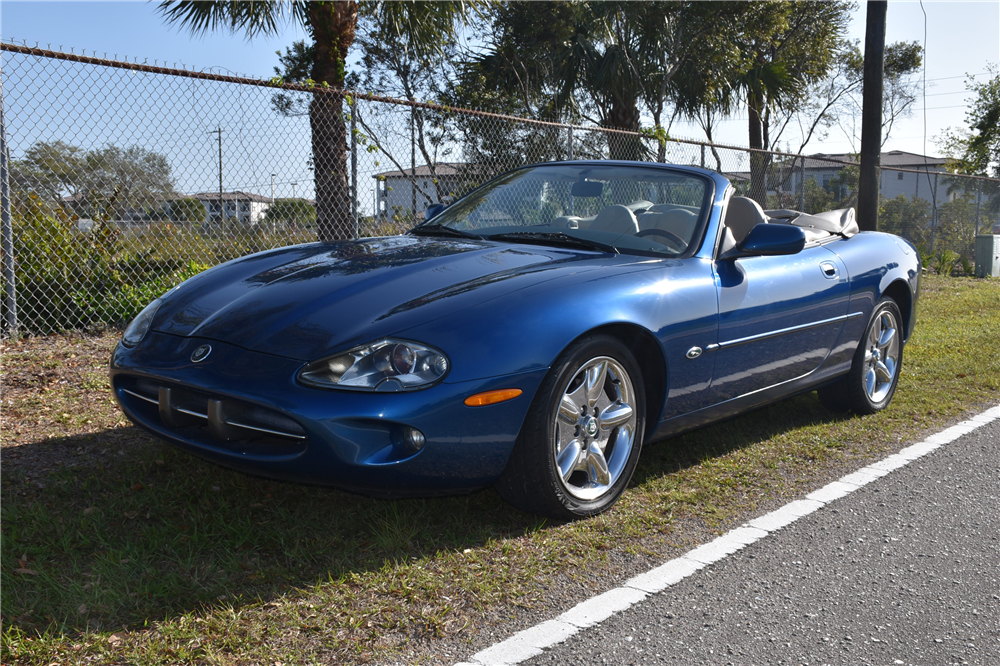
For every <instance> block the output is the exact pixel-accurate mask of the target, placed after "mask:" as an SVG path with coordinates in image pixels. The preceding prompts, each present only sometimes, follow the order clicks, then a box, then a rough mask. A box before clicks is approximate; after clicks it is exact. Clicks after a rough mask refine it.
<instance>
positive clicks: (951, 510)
mask: <svg viewBox="0 0 1000 666" xmlns="http://www.w3.org/2000/svg"><path fill="white" fill-rule="evenodd" d="M523 663H525V664H532V665H541V664H546V665H547V664H660V663H670V664H740V665H743V664H761V665H764V664H768V665H771V664H810V665H816V664H852V665H853V664H859V665H860V664H878V665H882V664H885V665H896V664H905V665H921V666H923V665H938V664H983V665H984V666H986V665H988V666H997V665H1000V420H996V421H993V422H992V423H990V424H988V425H986V426H983V427H981V428H978V429H977V430H975V431H974V432H972V433H970V434H967V435H964V436H962V437H961V438H959V439H958V440H956V441H954V442H952V443H951V444H949V445H947V446H945V447H943V448H941V449H938V450H936V451H934V452H932V453H930V454H928V455H926V456H924V457H923V458H920V459H919V460H917V461H915V462H913V463H911V464H910V465H908V466H906V467H904V468H902V469H898V470H895V471H894V472H892V473H891V474H889V475H887V476H885V477H883V478H881V479H878V480H876V481H874V482H872V483H870V484H868V485H866V486H864V487H863V488H861V489H859V490H857V491H856V492H854V493H852V494H851V495H849V496H847V497H844V498H842V499H840V500H837V501H835V502H833V503H832V504H830V505H829V506H827V507H824V508H823V509H821V510H819V511H817V512H815V513H813V514H811V515H809V516H806V517H804V518H802V519H800V520H798V521H797V522H795V523H793V524H792V525H790V526H788V527H786V528H784V529H783V530H780V531H779V532H777V533H775V534H772V535H770V536H769V537H768V538H765V539H762V540H760V541H758V542H757V543H755V544H752V545H750V546H748V547H747V548H745V549H743V550H742V551H740V552H738V553H736V554H734V555H732V556H730V557H728V558H726V559H724V560H722V561H720V562H717V563H715V564H713V565H710V566H708V567H707V568H705V569H703V570H701V571H699V572H697V573H695V574H694V575H692V576H690V577H688V578H687V579H685V580H683V581H681V582H680V583H678V584H676V585H674V586H672V587H670V588H668V589H667V590H666V591H664V592H663V593H660V594H656V595H653V596H652V597H650V598H649V599H647V600H645V601H644V602H641V603H639V604H637V605H636V606H633V607H632V608H630V609H629V610H626V611H624V612H622V613H620V614H617V615H614V616H612V617H611V618H609V619H608V620H605V621H604V622H602V623H601V624H599V625H597V626H595V627H592V628H589V629H586V630H584V631H582V632H580V633H578V634H576V635H575V636H572V637H570V638H569V639H568V640H567V641H566V642H565V643H562V644H560V645H557V646H555V647H553V648H550V649H548V650H546V651H545V652H544V653H543V654H541V655H539V656H537V657H534V658H533V659H531V660H529V661H527V662H523Z"/></svg>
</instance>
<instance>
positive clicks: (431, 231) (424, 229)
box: [410, 224, 483, 240]
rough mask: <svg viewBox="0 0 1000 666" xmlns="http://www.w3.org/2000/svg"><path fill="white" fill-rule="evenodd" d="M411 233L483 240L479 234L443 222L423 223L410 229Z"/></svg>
mask: <svg viewBox="0 0 1000 666" xmlns="http://www.w3.org/2000/svg"><path fill="white" fill-rule="evenodd" d="M410 234H411V235H414V236H455V237H457V238H475V239H476V240H483V237H482V236H480V235H478V234H474V233H470V232H468V231H462V230H461V229H456V228H455V227H448V226H445V225H443V224H422V225H420V226H419V227H415V228H413V229H410Z"/></svg>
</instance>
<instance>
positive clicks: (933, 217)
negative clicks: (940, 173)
mask: <svg viewBox="0 0 1000 666" xmlns="http://www.w3.org/2000/svg"><path fill="white" fill-rule="evenodd" d="M924 172H925V173H926V174H927V176H928V178H927V179H928V181H929V180H930V171H929V170H928V169H927V167H924ZM937 184H938V178H937V172H934V187H933V188H932V189H931V252H933V251H934V236H935V235H936V233H937ZM928 187H930V184H928Z"/></svg>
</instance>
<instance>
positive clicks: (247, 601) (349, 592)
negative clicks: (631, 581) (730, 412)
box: [0, 276, 1000, 664]
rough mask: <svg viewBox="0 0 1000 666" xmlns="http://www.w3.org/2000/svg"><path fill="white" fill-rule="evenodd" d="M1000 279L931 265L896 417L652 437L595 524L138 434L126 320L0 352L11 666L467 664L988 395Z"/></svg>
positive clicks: (726, 427) (799, 407)
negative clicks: (343, 485) (359, 483)
mask: <svg viewBox="0 0 1000 666" xmlns="http://www.w3.org/2000/svg"><path fill="white" fill-rule="evenodd" d="M997 312H1000V283H998V282H997V281H995V280H992V281H989V280H972V279H956V278H943V277H938V276H926V277H925V278H924V282H923V288H922V294H921V300H920V305H919V313H918V323H917V329H916V333H915V335H914V338H913V339H912V340H911V342H910V343H909V344H908V345H907V346H906V350H905V352H906V356H905V360H904V365H903V374H902V376H901V379H900V386H899V389H898V391H897V393H896V396H895V398H894V401H893V404H892V406H891V407H890V409H888V410H887V411H885V412H883V413H881V414H878V415H875V416H872V417H865V418H854V417H848V416H844V415H839V414H833V413H831V412H829V411H827V410H825V409H824V408H823V407H822V406H821V405H820V404H819V402H818V400H817V399H816V396H815V394H807V395H803V396H799V397H796V398H793V399H790V400H786V401H783V402H781V403H778V404H776V405H772V406H770V407H766V408H764V409H761V410H758V411H756V412H754V413H752V414H749V415H744V416H741V417H738V418H735V419H731V420H728V421H724V422H721V423H718V424H715V425H713V426H710V427H707V428H703V429H701V430H698V431H695V432H692V433H689V434H687V435H684V436H681V437H676V438H672V439H670V440H666V441H664V442H662V443H659V444H656V445H652V446H649V447H648V448H647V449H646V450H645V451H644V452H643V457H642V459H641V460H640V463H639V468H638V470H637V472H636V475H635V477H634V479H633V482H632V487H631V488H630V489H629V491H628V492H627V493H626V495H625V496H624V497H623V499H622V501H621V502H620V503H619V504H618V506H617V507H616V508H615V509H614V510H613V511H611V512H610V513H608V514H606V515H604V516H600V517H598V518H595V519H592V520H587V521H581V522H578V523H572V524H550V523H547V522H545V521H542V520H540V519H537V518H535V517H532V516H527V515H525V514H522V513H519V512H517V511H515V510H513V509H511V508H509V507H508V506H506V505H505V504H504V503H503V502H502V500H500V498H499V496H498V495H496V494H495V493H494V492H493V491H484V492H481V493H477V494H474V495H469V496H463V497H456V498H446V499H427V500H406V501H395V502H391V501H381V500H374V499H368V498H364V497H358V496H353V495H348V494H345V493H342V492H339V491H335V490H329V489H323V488H312V487H302V486H296V485H291V484H283V483H277V482H271V481H266V480H261V479H257V478H254V477H249V476H246V475H242V474H238V473H235V472H230V471H228V470H224V469H221V468H218V467H216V466H213V465H211V464H208V463H204V462H202V461H200V460H197V459H195V458H192V457H190V456H188V455H186V454H183V453H181V452H178V451H175V450H174V449H173V448H171V447H169V446H168V445H165V444H163V443H160V442H158V441H155V440H153V439H151V438H148V437H147V436H145V435H144V434H142V433H140V432H139V431H138V430H137V429H135V428H134V427H131V426H129V425H128V424H127V423H126V422H125V421H124V419H123V418H122V417H121V415H120V414H119V413H118V412H117V410H116V409H115V407H114V405H113V403H112V402H111V399H110V396H109V394H108V390H107V384H106V380H105V379H104V373H105V371H104V368H103V363H104V362H105V359H106V358H107V354H108V353H109V351H110V348H111V346H112V345H113V343H114V337H115V336H114V335H110V334H109V335H106V336H103V337H50V338H40V339H32V340H25V341H21V342H17V343H11V344H6V345H5V348H4V379H3V381H4V389H5V390H4V396H3V408H4V418H3V425H2V428H3V430H2V434H3V441H4V448H3V463H4V469H3V479H2V525H3V544H2V567H0V576H2V590H3V596H2V613H3V634H2V645H0V648H2V653H0V658H2V661H3V663H5V664H15V663H18V664H50V663H52V662H58V663H84V662H99V663H130V664H166V663H178V662H197V663H212V664H243V663H268V664H273V663H275V662H281V663H283V664H297V663H314V662H315V663H344V664H349V663H371V662H376V663H381V662H385V661H397V660H398V661H405V662H421V663H431V662H435V663H436V662H437V661H460V660H461V657H462V656H465V655H467V654H469V653H471V652H473V651H474V649H473V647H474V646H476V645H482V644H485V643H489V642H492V641H493V640H495V639H496V638H497V637H499V636H502V635H504V634H505V633H506V632H508V631H509V629H507V628H505V626H504V625H506V624H507V623H509V622H510V621H511V620H512V619H514V618H520V619H522V620H524V619H535V618H537V619H541V618H543V617H550V616H551V615H553V614H555V613H556V612H557V611H559V610H564V609H565V608H567V607H569V606H570V605H572V604H573V603H575V602H577V601H579V600H580V599H582V598H583V597H585V596H590V595H591V594H594V593H596V592H599V591H602V590H604V589H607V588H610V587H613V586H614V585H616V584H617V583H619V582H620V581H621V580H623V579H624V578H626V577H627V576H628V575H631V574H633V573H635V572H638V571H641V570H645V569H646V568H649V567H650V566H651V565H652V564H653V563H654V562H655V561H659V560H662V559H664V558H668V557H673V556H676V555H677V554H680V552H682V551H681V549H682V548H686V547H689V546H690V545H692V544H694V543H697V542H699V541H702V540H704V539H706V538H710V536H711V535H712V534H714V533H718V532H721V531H724V530H726V529H728V528H729V527H731V526H733V525H735V524H738V523H739V522H741V521H743V520H746V519H747V518H749V517H751V516H753V515H756V514H759V513H760V512H762V511H765V510H768V509H770V508H773V507H775V506H777V505H779V504H781V503H783V502H785V501H788V500H789V499H790V498H794V497H799V496H801V495H802V494H804V493H807V492H809V491H810V490H811V489H814V488H816V487H818V486H820V485H822V484H823V483H825V482H826V481H827V480H829V479H832V478H836V477H837V476H839V475H841V474H842V473H844V471H845V470H846V469H850V468H855V467H857V466H860V465H862V464H864V463H865V462H866V461H869V460H872V459H875V458H878V457H881V456H883V455H885V454H886V453H888V452H892V451H895V450H898V449H899V448H901V447H902V446H904V445H905V444H906V443H907V442H911V441H914V440H917V439H918V438H920V437H921V435H923V434H924V433H926V432H928V431H929V430H933V429H937V428H940V427H941V426H943V425H945V424H946V423H949V422H951V421H954V420H956V419H959V418H961V417H963V416H965V415H967V414H968V413H970V411H975V410H978V409H981V408H982V407H984V406H986V405H989V404H993V403H995V402H996V400H997V394H998V391H1000V317H997V314H996V313H997Z"/></svg>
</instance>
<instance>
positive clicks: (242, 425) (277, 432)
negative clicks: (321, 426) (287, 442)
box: [226, 420, 306, 439]
mask: <svg viewBox="0 0 1000 666" xmlns="http://www.w3.org/2000/svg"><path fill="white" fill-rule="evenodd" d="M226 425H231V426H234V427H236V428H246V429H247V430H255V431H257V432H263V433H267V434H269V435H278V436H279V437H292V438H294V439H305V438H306V436H305V435H296V434H293V433H290V432H281V431H280V430H268V429H267V428H260V427H258V426H252V425H249V424H246V423H240V422H238V421H231V420H230V421H226Z"/></svg>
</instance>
